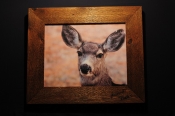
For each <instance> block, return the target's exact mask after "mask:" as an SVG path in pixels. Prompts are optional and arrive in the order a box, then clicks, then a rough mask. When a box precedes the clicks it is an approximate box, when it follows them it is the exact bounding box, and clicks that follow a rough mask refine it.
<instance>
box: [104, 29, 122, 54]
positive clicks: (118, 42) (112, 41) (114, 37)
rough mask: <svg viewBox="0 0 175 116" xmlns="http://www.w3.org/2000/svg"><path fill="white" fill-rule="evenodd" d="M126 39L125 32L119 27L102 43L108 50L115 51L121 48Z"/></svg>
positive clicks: (105, 49)
mask: <svg viewBox="0 0 175 116" xmlns="http://www.w3.org/2000/svg"><path fill="white" fill-rule="evenodd" d="M124 40H125V33H124V30H123V29H119V30H117V31H115V32H113V33H111V34H110V35H109V36H108V37H107V39H106V41H105V42H104V43H102V47H103V49H104V51H106V52H114V51H117V50H119V49H120V47H121V46H122V44H123V43H124Z"/></svg>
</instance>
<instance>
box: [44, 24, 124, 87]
mask: <svg viewBox="0 0 175 116" xmlns="http://www.w3.org/2000/svg"><path fill="white" fill-rule="evenodd" d="M73 27H74V28H76V30H77V31H78V32H79V33H80V35H81V37H82V39H83V40H85V41H92V42H97V43H102V42H104V41H105V39H106V38H107V37H108V36H109V35H110V34H111V33H112V32H114V31H116V30H118V29H124V30H125V32H126V29H125V24H110V25H73ZM61 29H62V26H61V25H47V26H45V45H44V47H45V50H44V86H45V87H77V86H80V77H79V72H78V56H77V53H76V49H73V48H70V47H68V46H66V45H65V43H64V42H63V40H62V37H61ZM106 65H107V68H108V71H109V75H110V76H111V78H112V80H113V81H114V83H117V84H127V66H126V43H124V44H123V46H122V47H121V48H120V49H119V50H118V51H117V52H110V53H108V54H107V57H106Z"/></svg>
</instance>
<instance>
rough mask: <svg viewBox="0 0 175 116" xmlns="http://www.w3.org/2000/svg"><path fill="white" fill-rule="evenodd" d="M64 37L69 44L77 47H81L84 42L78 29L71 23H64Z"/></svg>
mask: <svg viewBox="0 0 175 116" xmlns="http://www.w3.org/2000/svg"><path fill="white" fill-rule="evenodd" d="M62 38H63V41H64V42H65V44H66V45H67V46H69V47H72V48H76V49H79V48H80V46H81V45H82V43H83V41H82V39H81V37H80V34H79V33H78V31H77V30H76V29H74V28H73V27H71V26H70V25H63V27H62Z"/></svg>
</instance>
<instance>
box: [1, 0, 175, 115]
mask: <svg viewBox="0 0 175 116" xmlns="http://www.w3.org/2000/svg"><path fill="white" fill-rule="evenodd" d="M132 5H139V6H140V5H141V6H142V7H143V32H144V33H143V34H144V53H145V83H146V104H143V105H138V104H130V105H124V104H120V105H81V106H80V105H39V106H27V105H25V89H26V88H25V87H26V84H25V78H26V51H27V48H26V47H27V13H28V8H29V7H34V8H36V7H59V6H132ZM174 11H175V4H174V1H173V0H163V1H159V0H150V1H148V0H145V1H141V0H132V1H131V0H120V1H119V0H99V1H98V0H48V1H47V0H40V1H39V0H38V1H37V0H1V2H0V19H1V21H0V28H1V31H0V47H1V48H0V51H1V52H0V54H1V56H0V63H1V65H0V66H1V70H0V72H1V76H0V88H1V89H0V115H1V116H6V115H11V116H39V115H43V116H57V115H61V116H69V115H71V116H72V115H73V116H79V115H92V116H96V115H97V116H101V115H102V116H106V115H112V116H128V115H132V116H135V115H137V116H150V115H152V116H155V115H157V116H175V95H174V92H175V90H174V88H175V87H174V80H175V79H174V78H175V76H174V75H175V71H174V65H175V63H174V58H175V57H174V52H175V49H174V46H175V45H174V42H175V41H174V40H175V32H174V31H175V30H174V28H175V22H174V21H175V20H174V17H173V16H175V12H174Z"/></svg>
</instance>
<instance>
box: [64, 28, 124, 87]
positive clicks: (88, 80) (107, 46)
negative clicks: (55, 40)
mask: <svg viewBox="0 0 175 116" xmlns="http://www.w3.org/2000/svg"><path fill="white" fill-rule="evenodd" d="M62 38H63V41H64V42H65V44H66V45H67V46H69V47H71V48H75V49H77V54H78V70H79V74H80V78H81V85H82V86H112V85H117V84H114V83H113V81H112V79H111V77H110V76H109V74H108V70H107V68H106V66H105V57H106V53H107V52H115V51H117V50H119V49H120V48H121V46H122V45H123V43H124V40H125V32H124V30H123V29H119V30H117V31H115V32H113V33H111V34H110V35H109V36H108V37H107V38H106V40H105V41H104V42H103V43H94V42H87V41H84V40H83V39H82V37H81V35H80V34H79V32H78V31H77V30H76V29H75V28H73V27H72V26H70V25H63V27H62Z"/></svg>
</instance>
